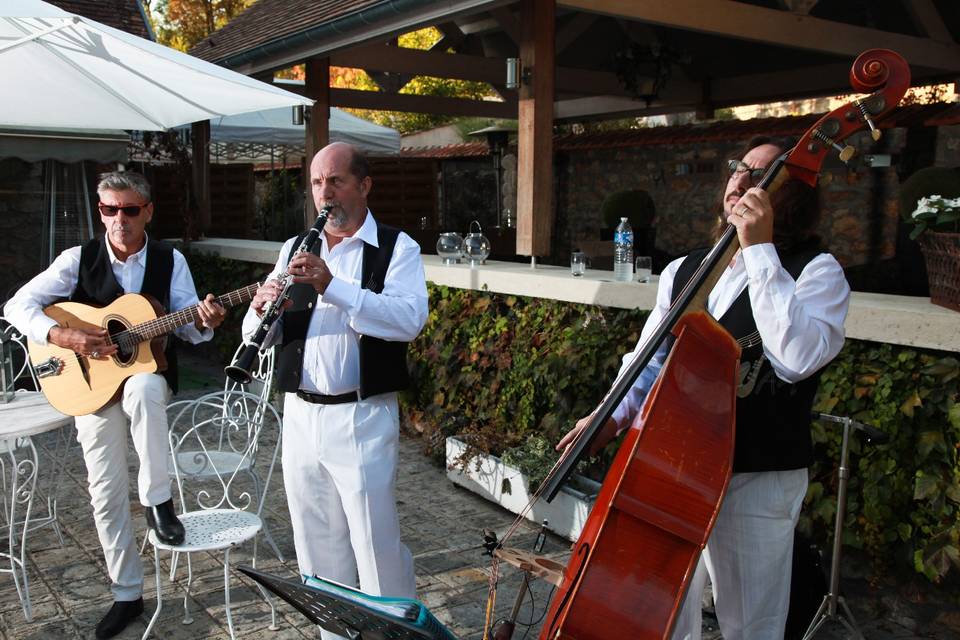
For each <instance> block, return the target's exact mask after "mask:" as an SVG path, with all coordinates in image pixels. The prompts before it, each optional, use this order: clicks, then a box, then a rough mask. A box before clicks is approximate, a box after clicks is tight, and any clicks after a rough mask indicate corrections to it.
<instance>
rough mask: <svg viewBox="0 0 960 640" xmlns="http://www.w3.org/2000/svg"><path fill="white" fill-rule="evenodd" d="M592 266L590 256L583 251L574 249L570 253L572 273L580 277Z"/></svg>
mask: <svg viewBox="0 0 960 640" xmlns="http://www.w3.org/2000/svg"><path fill="white" fill-rule="evenodd" d="M588 266H590V258H588V257H587V254H585V253H584V252H583V251H574V252H572V253H571V254H570V275H572V276H575V277H580V276H582V275H583V274H584V273H586V271H587V267H588Z"/></svg>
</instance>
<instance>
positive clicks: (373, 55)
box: [330, 45, 627, 106]
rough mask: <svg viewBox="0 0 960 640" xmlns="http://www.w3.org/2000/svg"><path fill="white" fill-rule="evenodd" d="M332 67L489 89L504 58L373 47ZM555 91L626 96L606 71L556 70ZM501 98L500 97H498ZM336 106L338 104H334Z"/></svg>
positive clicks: (500, 78) (502, 73)
mask: <svg viewBox="0 0 960 640" xmlns="http://www.w3.org/2000/svg"><path fill="white" fill-rule="evenodd" d="M330 64H331V65H333V66H335V67H352V68H355V69H365V70H367V72H368V73H369V72H370V71H371V70H375V71H390V72H395V73H402V74H410V75H421V76H436V77H438V78H456V79H458V80H473V81H477V82H486V83H488V84H490V85H491V86H498V85H502V84H503V82H504V80H505V79H506V73H507V59H506V58H485V57H483V56H471V55H464V54H459V53H456V54H455V53H438V52H432V51H422V50H420V49H406V48H403V47H390V48H389V49H387V47H386V46H384V45H374V46H368V47H358V48H356V49H351V50H350V51H344V52H342V53H337V54H334V55H333V56H331V58H330ZM554 82H555V83H556V88H557V91H563V92H570V93H579V94H588V95H595V94H612V95H627V93H626V91H624V89H623V87H622V86H621V84H620V81H619V80H618V79H617V74H615V73H613V72H610V71H589V70H587V69H574V68H568V67H560V68H558V69H557V71H556V78H555V80H554ZM501 95H502V94H501ZM338 106H339V105H338Z"/></svg>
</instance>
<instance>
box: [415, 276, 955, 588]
mask: <svg viewBox="0 0 960 640" xmlns="http://www.w3.org/2000/svg"><path fill="white" fill-rule="evenodd" d="M429 289H430V316H429V320H428V322H427V326H426V328H425V329H424V331H423V333H422V334H421V336H420V337H419V338H418V339H417V341H416V342H414V344H413V345H412V348H411V357H410V362H411V367H412V371H413V377H414V385H413V390H411V391H410V392H409V393H407V394H406V395H405V397H404V398H403V410H404V414H405V416H406V420H405V422H406V423H407V424H409V425H413V426H415V427H416V429H417V430H418V431H420V432H422V433H424V434H425V435H426V439H425V442H426V443H427V447H428V449H429V450H430V451H432V453H434V455H435V456H436V457H437V458H438V459H442V457H443V444H444V438H445V437H446V436H448V435H458V436H460V437H463V438H465V440H466V442H467V444H468V445H470V448H471V451H472V452H474V453H475V452H478V451H482V452H489V453H494V454H498V455H503V456H504V458H505V459H507V460H508V461H509V462H510V463H511V464H514V465H516V466H518V467H520V468H521V469H522V470H523V471H525V472H528V473H530V474H532V475H533V476H535V477H538V478H539V477H542V475H543V473H544V471H545V470H546V469H548V468H549V466H550V465H552V464H553V461H554V460H555V458H556V456H555V454H554V452H553V449H552V446H550V444H551V443H555V442H556V441H557V439H558V438H559V437H560V436H561V435H562V434H563V433H564V432H566V430H567V429H568V428H570V426H572V424H573V422H574V421H575V420H576V419H578V418H580V417H582V416H584V415H586V414H587V413H588V412H589V411H591V410H592V409H593V408H594V407H595V406H596V405H597V403H598V402H599V401H600V399H601V398H602V397H603V394H604V393H605V392H606V391H607V389H608V388H609V385H610V384H611V383H612V381H613V379H614V377H615V375H616V372H617V370H618V368H619V363H620V357H621V356H622V355H623V353H624V352H626V351H627V350H629V349H631V348H632V347H633V346H634V345H635V343H636V341H637V339H638V336H639V331H640V328H641V327H642V323H643V320H644V319H645V317H646V313H645V312H641V311H626V310H617V309H610V308H604V307H597V306H591V305H580V304H571V303H564V302H557V301H552V300H543V299H535V298H518V297H514V296H506V295H499V294H488V293H483V292H473V291H465V290H459V289H451V288H447V287H441V286H433V285H431V286H430V288H429ZM958 380H960V364H958V361H957V359H956V358H955V357H952V356H950V355H948V354H942V353H936V352H931V351H924V350H918V349H912V348H906V347H896V346H891V345H886V344H874V343H868V342H861V341H853V340H848V341H847V344H846V346H845V347H844V349H843V351H842V352H841V354H840V356H838V358H837V359H836V360H835V361H834V362H833V363H832V364H831V366H830V367H829V368H828V369H827V371H825V372H824V375H823V377H822V381H821V387H820V393H819V396H818V399H817V404H816V406H815V408H816V409H817V410H819V411H824V412H830V413H834V414H837V415H842V416H850V417H853V418H856V419H859V420H861V421H864V422H869V423H871V424H874V425H875V426H877V427H878V428H880V429H881V430H883V431H884V432H885V433H888V434H889V435H890V436H891V441H890V442H889V443H888V444H884V445H864V444H862V443H861V439H860V438H859V437H854V438H853V439H852V443H851V454H850V468H851V469H852V470H853V473H852V474H851V480H850V483H849V486H848V504H847V523H846V527H845V536H846V540H845V543H846V544H848V545H852V546H855V547H858V548H861V549H864V550H865V551H867V552H868V553H869V554H870V557H871V558H873V560H874V561H875V565H876V568H877V570H878V571H883V570H888V569H890V568H892V567H893V566H894V565H899V566H910V567H914V568H915V569H916V570H917V571H919V572H921V573H923V574H925V575H926V576H927V577H928V578H930V579H931V580H934V581H939V580H941V579H942V578H944V577H945V576H947V575H948V573H949V572H950V569H951V566H953V567H954V568H956V567H960V557H958V552H957V549H958V548H960V545H958V535H960V518H958V503H960V464H958V446H960V445H958V443H960V404H958V394H960V390H958V384H960V383H958ZM813 428H814V432H813V433H814V440H815V442H816V444H817V458H818V459H817V462H816V464H815V465H814V467H813V468H812V469H811V484H810V491H809V493H808V495H807V508H806V509H805V511H804V514H803V516H802V519H801V528H802V529H803V530H805V532H807V533H809V534H811V535H812V536H813V537H814V538H815V539H819V540H820V541H821V542H822V543H824V544H826V543H827V542H828V538H829V537H830V536H831V535H832V532H833V517H834V514H835V513H836V467H837V465H838V463H839V451H840V440H841V430H840V429H838V428H836V427H835V426H825V425H823V424H819V423H818V424H815V425H814V427H813ZM608 449H612V448H608ZM606 453H607V455H608V457H609V454H610V451H609V450H608V451H607V452H606Z"/></svg>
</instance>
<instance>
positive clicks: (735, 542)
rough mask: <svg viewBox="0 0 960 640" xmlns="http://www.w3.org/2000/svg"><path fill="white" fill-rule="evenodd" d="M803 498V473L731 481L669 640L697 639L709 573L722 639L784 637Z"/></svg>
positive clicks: (740, 476) (776, 639) (738, 476)
mask: <svg viewBox="0 0 960 640" xmlns="http://www.w3.org/2000/svg"><path fill="white" fill-rule="evenodd" d="M806 493H807V470H806V469H793V470H790V471H767V472H762V473H735V474H734V475H733V477H732V478H731V479H730V486H729V487H728V489H727V494H726V496H725V497H724V500H723V505H722V506H721V507H720V513H719V514H718V516H717V522H716V524H715V525H714V527H713V531H712V532H711V533H710V538H709V540H707V546H706V548H705V549H704V552H703V554H702V555H701V557H700V562H699V563H698V565H697V570H696V572H695V573H694V576H693V578H692V579H691V581H690V585H689V588H688V589H687V594H686V596H685V598H684V601H683V605H682V606H681V608H680V612H679V613H678V614H677V622H676V625H675V626H674V629H673V636H672V637H673V639H674V640H699V638H700V630H701V624H702V622H701V599H702V597H703V589H704V587H705V586H706V581H707V575H708V574H709V577H710V582H711V584H712V585H713V600H714V605H715V607H716V612H717V621H718V622H719V623H720V631H721V633H723V638H724V640H782V639H783V633H784V629H785V628H786V624H787V613H788V611H789V608H790V573H791V569H792V567H793V562H792V560H793V531H794V529H795V528H796V526H797V520H798V519H799V517H800V509H801V507H802V506H803V498H804V496H805V495H806Z"/></svg>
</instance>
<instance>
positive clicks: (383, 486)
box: [243, 143, 427, 638]
mask: <svg viewBox="0 0 960 640" xmlns="http://www.w3.org/2000/svg"><path fill="white" fill-rule="evenodd" d="M310 186H311V190H312V193H313V200H314V203H315V204H316V207H317V210H321V209H327V210H328V211H329V215H328V218H327V222H326V224H325V226H324V228H323V231H322V232H321V234H320V241H319V242H317V243H315V244H314V246H313V250H312V251H309V252H302V253H297V254H296V255H294V256H293V257H292V258H291V254H292V253H294V249H295V248H296V247H298V246H300V244H301V240H302V237H303V236H301V237H297V238H291V239H290V240H288V241H287V242H286V243H285V244H284V246H283V248H282V249H281V251H280V256H279V259H278V260H277V263H276V265H275V266H274V269H273V272H272V273H271V275H270V276H269V278H268V281H267V282H266V283H265V284H264V285H263V286H262V287H261V288H260V289H259V290H258V291H257V293H256V295H255V296H254V298H253V300H252V302H251V304H250V309H249V311H248V312H247V315H246V317H245V318H244V325H243V330H244V337H245V338H247V339H249V337H250V336H251V335H253V333H254V332H255V331H256V330H257V329H258V327H259V324H260V319H259V318H260V316H261V315H262V314H263V312H264V306H265V305H266V304H267V303H271V304H273V303H276V301H277V297H278V295H279V293H280V291H281V289H282V283H281V282H280V281H279V278H280V277H281V276H282V275H283V274H287V276H288V277H290V278H292V282H293V285H292V286H291V287H290V288H289V291H288V294H289V295H288V296H287V299H285V300H282V301H280V303H279V304H281V305H282V308H283V313H282V314H281V315H280V317H279V320H278V321H277V322H276V323H275V324H274V326H273V328H272V329H271V331H270V334H269V335H268V337H267V341H266V343H265V344H266V345H269V344H279V349H280V351H279V358H278V369H277V373H276V375H277V378H278V385H279V388H280V390H281V391H283V392H285V395H284V412H283V454H282V464H283V476H284V483H285V486H286V491H287V500H288V504H289V508H290V516H291V521H292V524H293V534H294V545H295V547H296V553H297V563H298V565H299V568H300V572H301V574H304V575H317V576H322V577H324V578H328V579H331V580H335V581H337V582H340V583H342V584H347V585H354V586H356V585H357V578H358V577H359V587H360V588H361V589H362V590H363V591H365V592H367V593H370V594H374V595H383V596H399V597H408V598H412V597H415V582H414V573H413V558H412V556H411V554H410V552H409V550H408V549H407V547H406V546H405V545H404V544H403V543H402V542H401V541H400V526H399V520H398V517H397V510H396V502H395V498H394V483H395V476H396V470H397V457H398V443H399V411H398V408H397V394H396V392H397V391H399V390H400V389H402V388H404V387H405V386H406V384H407V377H408V374H407V364H406V346H407V343H408V342H410V341H411V340H413V339H414V338H415V337H416V336H417V335H418V334H419V333H420V330H421V329H422V328H423V325H424V323H425V322H426V318H427V289H426V283H425V280H424V272H423V262H422V260H421V259H420V248H419V246H418V245H417V243H416V242H414V240H413V239H412V238H410V236H408V235H407V234H405V233H403V232H402V231H399V230H398V229H394V228H391V227H388V226H386V225H383V224H380V223H378V222H377V221H376V219H375V218H374V217H373V214H372V213H371V212H370V210H369V209H368V208H367V195H368V194H369V193H370V189H371V186H372V179H371V177H370V175H369V167H368V164H367V161H366V159H365V158H364V157H363V155H362V154H361V153H360V152H359V151H358V150H357V149H355V148H354V147H352V146H350V145H347V144H344V143H333V144H330V145H328V146H326V147H324V148H323V149H321V150H320V151H319V152H318V153H317V154H316V156H314V158H313V161H312V162H311V164H310ZM322 635H323V637H324V638H335V637H337V636H334V635H333V634H330V633H329V632H326V631H323V632H322Z"/></svg>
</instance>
